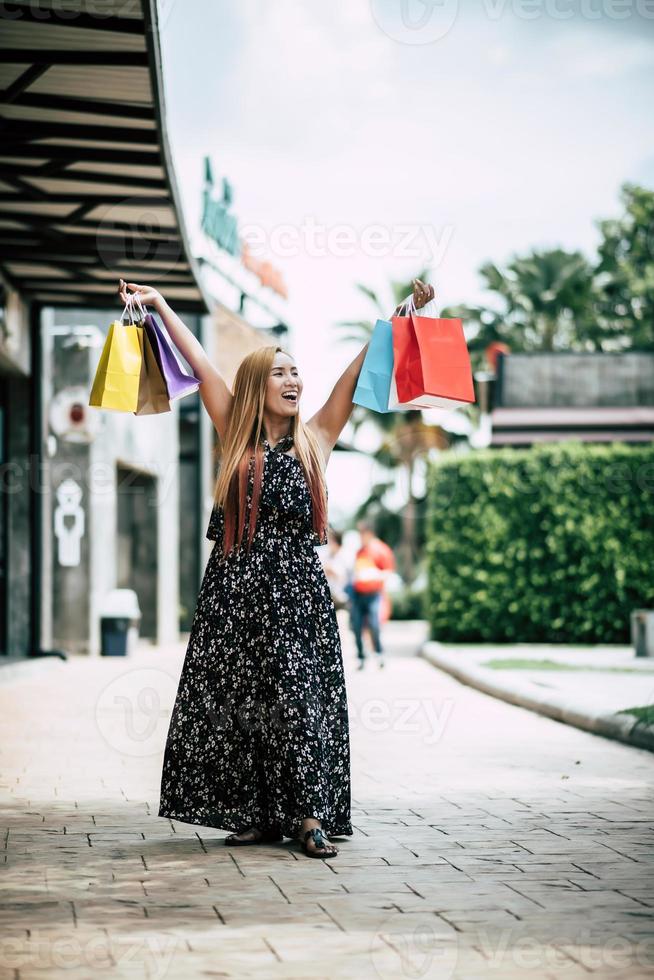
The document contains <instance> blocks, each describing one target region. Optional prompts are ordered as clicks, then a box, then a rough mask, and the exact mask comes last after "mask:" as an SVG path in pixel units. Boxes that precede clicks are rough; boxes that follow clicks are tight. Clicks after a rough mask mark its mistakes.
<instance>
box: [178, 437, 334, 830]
mask: <svg viewBox="0 0 654 980" xmlns="http://www.w3.org/2000/svg"><path fill="white" fill-rule="evenodd" d="M262 441H263V449H264V470H263V483H262V487H261V497H260V504H259V515H258V521H257V529H256V532H255V536H254V540H253V542H252V546H251V549H250V552H249V554H247V553H246V552H245V550H243V551H242V552H241V553H240V554H239V553H238V552H237V551H232V552H230V554H229V555H227V556H226V557H224V556H223V555H222V552H221V544H222V534H223V530H224V523H223V511H222V508H214V510H213V512H212V515H211V520H210V522H209V527H208V530H207V535H206V536H207V537H208V538H209V539H214V540H215V541H216V544H215V545H214V547H213V549H212V551H211V554H210V556H209V560H208V562H207V566H206V569H205V572H204V576H203V579H202V584H201V587H200V592H199V595H198V601H197V606H196V610H195V614H194V617H193V622H192V624H191V633H190V637H189V642H188V647H187V651H186V656H185V659H184V664H183V666H182V672H181V676H180V680H179V686H178V690H177V696H176V699H175V704H174V707H173V711H172V716H171V719H170V725H169V729H168V737H167V741H166V746H165V752H164V760H163V770H162V776H161V797H160V803H159V816H160V817H173V818H174V819H176V820H181V821H183V822H186V823H193V824H202V825H203V826H206V827H217V828H224V829H226V830H232V831H241V830H244V829H246V828H248V827H250V826H254V827H259V828H261V829H269V828H279V829H280V830H281V832H282V833H283V834H284V836H286V837H295V836H297V834H298V831H299V828H300V823H301V821H302V819H303V818H304V817H317V818H318V819H319V820H320V821H321V822H322V826H323V828H324V830H325V833H326V834H327V835H330V834H332V835H345V834H347V835H349V834H351V833H352V825H351V822H350V745H349V733H348V716H347V699H346V691H345V680H344V676H343V660H342V653H341V643H340V636H339V632H338V624H337V620H336V612H335V609H334V604H333V601H332V598H331V595H330V591H329V586H328V583H327V578H326V576H325V573H324V571H323V568H322V564H321V562H320V558H319V556H318V554H317V553H316V550H315V547H316V545H319V544H323V543H324V541H322V540H320V539H319V537H318V536H317V535H316V534H315V532H314V530H313V528H312V524H311V517H312V505H311V496H310V492H309V487H308V484H307V482H306V478H305V475H304V469H303V467H302V464H301V463H300V461H299V459H297V458H296V457H295V456H292V455H290V454H289V453H288V449H289V448H291V446H292V444H293V437H292V436H291V435H290V434H289V435H286V436H284V437H283V438H282V439H281V440H279V442H278V443H277V444H276V445H275V446H274V447H271V445H270V443H269V442H268V441H267V440H266V439H265V438H264V439H263V440H262ZM252 464H253V458H252V459H251V460H250V486H249V495H248V509H247V515H248V516H249V510H250V503H251V499H250V494H251V489H252Z"/></svg>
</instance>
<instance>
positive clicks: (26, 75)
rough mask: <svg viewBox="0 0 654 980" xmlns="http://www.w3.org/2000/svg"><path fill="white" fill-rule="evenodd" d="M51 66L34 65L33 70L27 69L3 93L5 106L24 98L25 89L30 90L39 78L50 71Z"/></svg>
mask: <svg viewBox="0 0 654 980" xmlns="http://www.w3.org/2000/svg"><path fill="white" fill-rule="evenodd" d="M49 67H50V66H49V65H32V67H31V68H26V69H25V71H24V72H21V74H20V75H19V76H18V78H16V79H15V80H14V81H13V82H12V83H11V85H10V86H9V88H6V89H5V90H4V92H3V93H2V101H3V102H4V103H5V104H8V103H11V102H16V101H17V100H18V99H20V98H21V97H24V92H25V89H28V88H29V87H30V85H33V84H34V82H35V81H36V80H37V78H40V77H41V75H44V74H45V73H46V71H47V70H48V68H49Z"/></svg>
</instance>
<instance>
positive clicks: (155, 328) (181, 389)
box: [143, 313, 201, 401]
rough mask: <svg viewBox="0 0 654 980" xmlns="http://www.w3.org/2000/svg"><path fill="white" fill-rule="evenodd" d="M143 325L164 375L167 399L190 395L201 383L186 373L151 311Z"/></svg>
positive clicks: (166, 335)
mask: <svg viewBox="0 0 654 980" xmlns="http://www.w3.org/2000/svg"><path fill="white" fill-rule="evenodd" d="M143 326H144V328H145V331H146V333H147V335H148V338H149V340H150V343H151V345H152V349H153V351H154V356H155V358H156V360H157V364H158V365H159V367H160V368H161V373H162V374H163V376H164V381H165V382H166V387H167V389H168V398H169V400H170V401H173V399H174V398H183V397H184V395H190V394H192V393H193V392H194V391H197V390H198V388H199V387H200V384H201V381H200V379H199V378H196V377H195V375H194V374H187V373H186V371H185V370H184V368H183V367H182V365H181V364H180V363H179V361H178V359H177V355H176V353H175V349H174V347H173V345H172V343H171V341H170V338H169V337H168V334H167V333H166V332H165V330H164V329H163V327H161V326H160V325H159V324H158V323H157V321H156V319H155V317H154V316H153V314H152V313H146V316H145V319H144V320H143Z"/></svg>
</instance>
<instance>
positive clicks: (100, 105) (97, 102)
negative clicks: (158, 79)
mask: <svg viewBox="0 0 654 980" xmlns="http://www.w3.org/2000/svg"><path fill="white" fill-rule="evenodd" d="M44 71H47V68H44V67H42V66H37V67H36V68H28V69H27V71H26V72H23V74H22V75H21V76H20V78H19V79H17V80H16V81H15V82H14V83H13V85H10V87H9V88H7V89H5V90H4V91H3V92H0V102H2V103H8V102H11V103H14V104H17V105H23V106H27V107H29V108H32V109H54V110H55V111H57V112H62V111H63V112H87V113H91V114H92V115H95V116H118V117H122V118H124V119H147V120H150V121H151V120H153V119H154V118H155V116H154V111H153V109H152V106H151V105H147V106H146V105H136V104H135V103H129V102H104V101H103V100H102V99H78V98H73V97H69V96H65V95H47V94H45V93H44V94H41V93H40V92H25V91H24V89H19V90H18V91H16V92H14V87H15V86H16V85H17V84H18V82H20V81H21V79H23V78H25V76H27V75H31V74H33V73H35V77H34V78H31V79H30V80H28V82H27V84H26V85H25V86H24V88H29V86H30V85H31V84H32V82H33V81H35V80H36V78H38V77H39V75H42V74H43V72H44Z"/></svg>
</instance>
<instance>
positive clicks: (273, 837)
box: [225, 827, 284, 847]
mask: <svg viewBox="0 0 654 980" xmlns="http://www.w3.org/2000/svg"><path fill="white" fill-rule="evenodd" d="M251 830H253V831H255V832H256V833H258V834H259V835H260V836H259V837H255V838H254V840H240V839H239V837H238V834H247V833H248V832H249V831H251ZM283 839H284V838H283V836H282V833H281V831H280V830H279V829H276V828H274V829H271V830H259V828H258V827H246V828H245V829H244V830H238V831H237V832H236V833H235V834H229V835H228V836H227V837H226V838H225V844H226V845H227V847H247V845H248V844H274V843H276V842H277V841H280V840H283Z"/></svg>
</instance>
